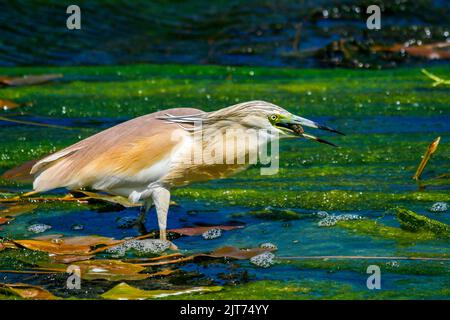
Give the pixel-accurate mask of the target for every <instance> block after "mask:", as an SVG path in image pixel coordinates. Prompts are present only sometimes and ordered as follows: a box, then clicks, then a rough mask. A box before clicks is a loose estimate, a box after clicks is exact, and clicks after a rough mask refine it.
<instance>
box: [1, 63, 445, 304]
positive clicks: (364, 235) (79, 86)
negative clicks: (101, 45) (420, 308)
mask: <svg viewBox="0 0 450 320" xmlns="http://www.w3.org/2000/svg"><path fill="white" fill-rule="evenodd" d="M429 71H430V72H431V73H432V74H434V75H439V76H442V77H444V78H445V75H446V74H448V73H449V72H450V68H449V67H447V66H441V67H432V68H429ZM43 73H46V74H62V75H63V77H62V78H58V79H53V81H52V82H49V83H46V84H40V85H33V86H31V85H27V86H20V87H10V86H9V87H8V86H5V87H4V88H1V89H0V98H1V100H2V101H11V102H14V103H15V104H17V106H16V105H14V108H12V107H11V108H4V110H0V116H1V118H0V134H1V136H2V137H3V138H2V140H1V141H0V174H2V173H3V176H2V178H1V179H0V236H1V239H2V240H1V242H0V274H1V275H2V279H3V280H2V282H4V283H3V284H2V285H1V286H0V298H5V297H8V298H17V299H20V298H33V297H34V298H39V297H43V298H56V297H58V298H71V297H76V298H124V297H125V298H127V297H128V298H130V299H131V298H152V299H153V298H160V299H161V298H167V299H169V298H176V299H179V298H195V299H204V298H206V299H211V298H212V299H229V298H234V299H252V298H255V299H257V298H264V299H275V298H285V299H311V298H317V299H351V298H373V299H383V298H395V299H397V298H398V299H403V298H430V299H431V298H438V299H445V298H448V296H449V291H448V288H449V261H448V259H449V256H448V245H449V237H448V235H449V223H450V218H449V214H448V212H447V211H445V210H444V211H443V212H441V213H435V212H432V211H431V212H430V211H429V210H428V209H430V208H431V207H432V205H433V204H434V203H436V202H444V203H445V202H446V203H448V202H450V195H449V182H450V175H449V171H450V162H449V159H450V147H449V144H448V142H447V140H448V132H449V128H448V122H449V119H450V118H449V117H450V113H449V96H448V89H447V88H445V87H444V86H437V87H433V86H432V85H431V84H430V82H429V80H428V79H427V78H426V77H425V76H424V75H423V74H422V73H421V71H420V68H409V69H397V70H380V71H367V70H366V71H349V70H341V69H336V70H315V69H311V70H294V69H273V68H250V67H219V66H203V67H202V66H180V65H164V66H161V65H158V66H156V65H134V66H118V67H79V68H72V67H49V68H3V69H1V68H0V74H7V75H8V76H9V77H11V78H14V77H20V76H21V75H23V74H34V75H39V74H43ZM251 99H258V100H268V101H271V102H273V103H276V104H279V105H280V106H283V107H285V108H286V109H288V110H290V111H292V112H293V113H296V114H299V115H303V116H307V117H308V118H312V119H317V120H320V121H322V122H326V123H328V124H330V125H332V126H333V127H336V128H339V130H341V131H343V132H345V133H346V136H344V137H335V136H333V137H332V138H330V140H331V139H332V140H333V142H335V143H336V144H338V145H339V146H340V147H339V148H331V147H327V146H323V145H320V144H316V143H313V142H308V141H298V140H297V141H293V140H290V141H282V142H281V144H280V145H281V150H280V168H279V172H278V174H276V175H270V176H264V175H260V170H259V169H260V168H259V167H258V166H255V167H251V168H249V170H247V171H244V172H241V173H239V174H237V175H236V176H234V177H231V178H228V179H224V180H221V181H211V182H207V183H203V184H196V185H192V186H188V187H186V188H182V189H177V190H175V192H174V193H173V194H174V199H173V200H175V201H176V203H173V205H172V206H171V209H170V211H171V212H170V214H169V228H171V229H173V230H171V231H172V232H171V233H170V237H171V239H172V241H173V242H174V243H175V244H176V245H177V246H178V247H179V248H180V251H178V252H171V251H167V252H158V253H155V252H154V251H151V250H149V247H146V250H147V249H148V250H147V251H145V250H140V249H141V248H143V246H150V245H156V244H155V243H153V244H152V242H151V241H147V242H134V243H133V245H126V246H123V247H121V250H122V249H124V248H125V249H124V250H122V251H123V252H122V251H120V250H119V251H120V253H121V254H120V255H118V254H117V252H119V251H118V250H108V249H110V248H111V247H114V246H118V245H121V244H123V243H124V242H125V241H126V240H127V241H143V240H145V239H147V240H151V238H153V237H157V233H156V232H152V230H156V229H157V226H156V221H155V219H154V217H153V216H149V219H148V221H147V224H146V227H147V229H148V230H150V231H151V232H150V233H149V234H148V235H147V236H146V238H145V239H144V238H139V232H138V230H137V229H136V228H133V227H132V226H131V225H132V224H131V225H130V226H129V227H130V228H127V224H126V223H122V224H119V222H122V221H125V220H126V221H128V220H130V221H133V220H132V219H134V218H135V217H136V216H137V214H138V209H137V208H136V207H134V206H133V205H132V204H130V203H129V202H128V201H127V200H126V199H121V198H117V197H108V196H106V195H99V194H95V193H90V192H84V193H74V194H73V195H70V196H66V195H65V194H66V191H64V190H56V191H54V192H51V193H49V194H44V195H30V196H28V197H22V198H17V195H18V194H21V193H25V192H28V191H30V190H31V184H30V181H31V180H30V177H29V176H28V177H27V175H26V172H27V171H26V168H27V167H26V166H25V167H24V168H25V169H21V170H16V171H13V172H12V173H11V171H9V170H10V169H12V168H15V167H17V166H19V165H21V164H23V163H25V162H27V161H30V160H36V159H39V158H41V157H43V156H45V155H46V154H48V153H51V152H53V151H55V150H58V149H61V148H63V147H65V146H67V145H70V144H72V143H74V142H76V141H79V140H80V139H83V138H85V137H87V136H89V135H92V134H94V133H96V132H98V131H100V130H102V129H105V128H107V127H110V126H112V125H115V124H117V123H119V122H122V121H125V120H127V119H129V118H132V117H135V116H139V115H142V114H146V113H150V112H153V111H156V110H160V109H166V108H171V107H180V106H184V107H196V108H198V107H200V108H202V109H204V110H206V111H211V110H215V109H218V108H221V107H224V106H227V105H231V104H234V103H237V102H242V101H245V100H251ZM9 105H10V106H12V104H11V103H10V104H9ZM438 135H439V136H441V137H442V141H441V143H440V146H439V149H438V150H437V151H436V152H435V154H434V155H433V158H432V159H430V161H429V163H428V165H427V167H426V168H425V170H424V172H423V174H422V177H421V180H419V181H414V180H413V179H411V178H412V176H413V174H414V172H415V169H416V167H417V164H418V163H419V161H420V157H421V156H422V154H423V151H424V150H425V149H426V147H427V146H428V145H429V143H430V142H431V141H432V140H433V139H435V138H436V136H438ZM327 139H328V138H327ZM18 173H21V174H18ZM19 176H20V178H19ZM399 207H401V208H399ZM441 207H443V208H445V206H441ZM321 210H326V211H327V212H328V213H329V214H333V215H336V216H338V215H345V214H348V215H352V216H353V215H354V216H358V217H359V216H360V217H361V219H356V220H340V221H337V222H336V224H334V225H332V226H330V227H323V226H320V225H319V223H318V222H319V220H320V217H321V215H320V214H318V211H321ZM35 225H38V226H40V225H41V226H42V225H46V226H51V229H48V230H46V231H44V232H42V233H34V232H33V231H32V230H38V231H39V230H45V228H31V229H30V228H29V227H30V226H35ZM219 229H220V230H221V231H220V232H212V231H211V232H209V233H208V234H207V235H209V234H214V237H207V236H205V237H203V235H204V234H205V232H208V231H210V230H213V231H214V230H216V231H217V230H219ZM94 235H97V236H94ZM127 237H128V238H129V237H131V239H125V238H127ZM267 242H270V243H273V244H274V247H273V248H278V250H276V251H273V250H274V249H273V248H272V247H271V248H272V249H270V250H269V249H267V248H260V245H261V244H262V243H267ZM269 247H270V246H269ZM130 248H131V249H130ZM152 248H153V247H152ZM116 249H117V248H116ZM128 249H130V250H128ZM246 249H249V250H246ZM267 251H272V253H273V254H275V259H274V264H270V267H269V269H265V268H261V267H259V266H258V265H255V264H252V263H251V262H250V261H249V259H251V258H253V257H255V256H257V255H260V254H263V253H264V252H267ZM296 256H297V257H298V256H301V257H303V258H304V257H307V258H308V257H309V258H311V257H312V258H314V256H343V257H344V258H341V259H330V258H317V259H309V258H308V259H294V257H296ZM367 256H372V257H377V256H383V257H387V258H389V257H392V259H387V260H375V261H373V260H370V259H367ZM399 256H401V257H404V258H417V260H408V261H403V260H402V261H400V260H398V259H396V258H395V257H399ZM345 257H359V258H358V259H350V258H348V259H346V258H345ZM364 257H366V258H364ZM263 258H264V256H263V257H262V258H261V259H263ZM425 258H426V259H425ZM430 258H433V259H438V260H433V259H430ZM427 259H428V260H427ZM439 259H440V260H439ZM446 259H447V260H446ZM370 264H377V265H379V266H380V268H381V270H382V275H383V286H385V288H384V287H383V289H382V290H379V291H375V292H373V291H370V290H368V289H367V288H366V287H365V281H366V278H367V274H366V268H367V266H368V265H370ZM69 265H77V266H79V267H80V268H81V270H82V288H83V290H69V289H67V288H66V287H65V286H66V280H67V276H68V274H67V273H66V268H67V266H69ZM18 283H26V285H23V286H22V285H17V284H18ZM14 285H15V286H14ZM24 286H25V287H24ZM26 286H28V287H26ZM24 292H27V293H30V292H32V294H31V296H30V295H28V296H27V295H26V294H25V293H24Z"/></svg>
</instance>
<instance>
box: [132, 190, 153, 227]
mask: <svg viewBox="0 0 450 320" xmlns="http://www.w3.org/2000/svg"><path fill="white" fill-rule="evenodd" d="M151 206H152V201H151V199H148V200H144V203H143V204H142V206H141V208H140V210H139V216H138V218H137V220H136V226H137V227H138V229H139V233H141V234H147V228H145V220H146V219H145V218H146V216H147V212H148V211H149V210H150V207H151Z"/></svg>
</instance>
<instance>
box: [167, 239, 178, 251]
mask: <svg viewBox="0 0 450 320" xmlns="http://www.w3.org/2000/svg"><path fill="white" fill-rule="evenodd" d="M169 242H170V246H169V249H170V250H178V247H177V246H176V244H174V243H173V242H172V241H169Z"/></svg>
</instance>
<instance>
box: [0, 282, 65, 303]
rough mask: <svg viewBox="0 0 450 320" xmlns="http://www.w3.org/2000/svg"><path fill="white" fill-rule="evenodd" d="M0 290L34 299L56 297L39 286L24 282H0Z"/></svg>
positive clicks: (51, 298)
mask: <svg viewBox="0 0 450 320" xmlns="http://www.w3.org/2000/svg"><path fill="white" fill-rule="evenodd" d="M0 290H3V291H6V292H8V293H12V294H14V295H16V296H19V297H21V298H25V299H35V300H54V299H58V298H57V297H55V296H54V295H53V294H51V293H50V292H48V291H47V290H45V289H43V288H41V287H38V286H33V285H29V284H24V283H15V284H5V283H0Z"/></svg>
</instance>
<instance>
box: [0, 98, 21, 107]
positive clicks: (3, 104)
mask: <svg viewBox="0 0 450 320" xmlns="http://www.w3.org/2000/svg"><path fill="white" fill-rule="evenodd" d="M20 106H21V104H19V103H16V102H14V101H11V100H4V99H0V109H2V110H11V109H15V108H17V107H20Z"/></svg>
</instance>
